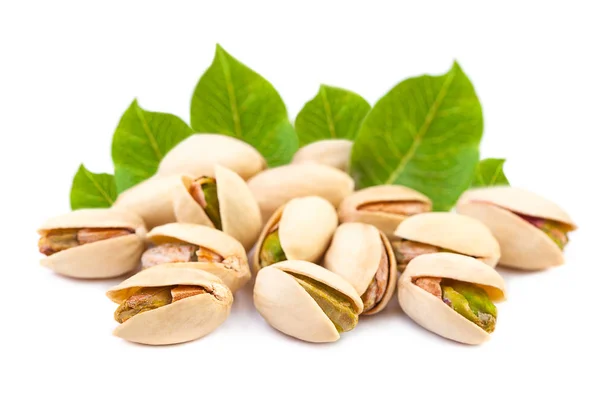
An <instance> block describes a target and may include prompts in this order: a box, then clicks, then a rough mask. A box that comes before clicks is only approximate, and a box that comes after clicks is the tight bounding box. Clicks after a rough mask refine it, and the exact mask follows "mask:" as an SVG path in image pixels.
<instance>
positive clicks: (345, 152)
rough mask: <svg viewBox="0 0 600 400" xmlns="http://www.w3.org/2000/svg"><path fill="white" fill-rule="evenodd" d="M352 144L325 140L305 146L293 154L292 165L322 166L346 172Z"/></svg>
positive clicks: (337, 140) (343, 140) (339, 140)
mask: <svg viewBox="0 0 600 400" xmlns="http://www.w3.org/2000/svg"><path fill="white" fill-rule="evenodd" d="M352 143H353V142H352V141H351V140H348V139H327V140H319V141H317V142H313V143H310V144H307V145H306V146H303V147H301V148H300V149H299V150H298V151H297V152H296V154H294V158H293V159H292V164H304V163H315V164H322V165H328V166H330V167H333V168H337V169H339V170H341V171H344V172H347V171H348V170H349V166H350V165H349V164H350V152H351V151H352Z"/></svg>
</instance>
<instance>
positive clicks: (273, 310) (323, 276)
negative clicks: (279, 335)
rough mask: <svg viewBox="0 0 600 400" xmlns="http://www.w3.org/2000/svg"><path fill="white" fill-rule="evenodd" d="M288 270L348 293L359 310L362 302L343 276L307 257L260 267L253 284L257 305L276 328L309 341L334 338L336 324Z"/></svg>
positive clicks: (264, 316) (355, 309)
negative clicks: (302, 259) (306, 259)
mask: <svg viewBox="0 0 600 400" xmlns="http://www.w3.org/2000/svg"><path fill="white" fill-rule="evenodd" d="M286 272H292V273H295V274H297V275H302V276H306V277H308V278H311V279H314V280H316V281H318V282H321V283H323V284H325V285H327V286H329V287H331V288H333V289H335V290H337V291H339V292H341V293H343V294H344V295H346V296H347V297H348V298H349V299H350V301H351V302H352V304H353V306H354V311H356V313H357V314H360V313H361V312H362V310H363V303H362V300H361V299H360V296H359V295H358V293H356V290H354V288H353V287H352V285H351V284H350V283H348V282H346V281H345V280H344V279H343V278H341V277H339V276H338V275H336V274H334V273H333V272H331V271H328V270H326V269H325V268H323V267H320V266H318V265H316V264H313V263H310V262H306V261H298V260H295V261H282V262H279V263H277V264H273V265H270V266H268V267H266V268H263V269H261V270H260V272H259V273H258V275H257V276H256V283H255V285H254V306H255V307H256V310H257V311H258V312H259V313H260V315H261V316H262V317H263V318H264V319H265V320H266V321H267V322H268V323H269V325H271V326H272V327H273V328H275V329H277V330H278V331H280V332H283V333H285V334H286V335H289V336H293V337H295V338H298V339H301V340H304V341H307V342H316V343H321V342H334V341H336V340H338V339H339V338H340V334H339V333H338V331H337V329H336V327H335V325H334V324H333V322H331V320H330V319H329V318H328V317H327V315H326V314H325V313H324V312H323V310H322V309H321V308H320V307H319V305H318V304H317V302H316V301H315V300H314V299H313V298H312V297H311V296H310V294H308V292H307V291H306V290H305V289H304V288H303V287H302V286H301V285H300V284H299V283H298V282H297V281H296V279H294V277H293V276H292V275H290V274H287V273H286Z"/></svg>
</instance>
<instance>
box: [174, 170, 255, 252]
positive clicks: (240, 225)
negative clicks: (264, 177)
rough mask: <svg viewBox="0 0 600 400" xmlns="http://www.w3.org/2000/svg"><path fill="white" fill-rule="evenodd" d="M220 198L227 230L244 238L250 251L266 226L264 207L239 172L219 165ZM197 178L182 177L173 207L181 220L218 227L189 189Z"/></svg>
mask: <svg viewBox="0 0 600 400" xmlns="http://www.w3.org/2000/svg"><path fill="white" fill-rule="evenodd" d="M214 168H215V180H216V182H217V197H218V199H219V209H220V215H221V225H222V228H223V232H225V233H226V234H228V235H229V236H232V237H233V238H235V239H237V240H239V241H240V243H241V244H242V245H243V246H244V248H245V249H246V250H250V249H251V248H252V246H254V243H255V242H256V239H257V238H258V235H259V234H260V229H261V227H262V217H261V215H260V209H259V207H258V204H257V202H256V200H255V199H254V196H253V195H252V192H251V191H250V189H249V188H248V185H247V184H246V182H244V180H243V179H242V178H241V177H240V176H239V175H238V174H236V173H235V172H233V171H231V170H229V169H227V168H225V167H223V166H220V165H215V167H214ZM193 181H194V180H193V179H192V178H191V177H189V176H183V177H181V178H180V182H181V187H179V188H178V190H176V191H175V192H173V209H174V213H175V218H176V220H177V221H178V222H187V223H192V224H199V225H206V226H210V227H211V228H214V225H213V223H212V222H211V220H210V219H209V218H208V216H207V215H206V212H205V211H204V209H203V208H202V207H201V206H200V204H198V203H197V202H196V201H195V200H194V198H193V197H192V195H191V194H190V192H189V188H190V185H191V184H192V183H193Z"/></svg>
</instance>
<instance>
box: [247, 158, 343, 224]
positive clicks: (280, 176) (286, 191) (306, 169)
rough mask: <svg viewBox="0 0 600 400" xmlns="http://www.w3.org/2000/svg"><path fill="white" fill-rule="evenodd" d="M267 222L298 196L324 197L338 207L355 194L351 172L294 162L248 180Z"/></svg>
mask: <svg viewBox="0 0 600 400" xmlns="http://www.w3.org/2000/svg"><path fill="white" fill-rule="evenodd" d="M248 186H249V187H250V190H251V191H252V193H253V194H254V197H255V198H256V201H257V202H258V205H259V206H260V210H261V213H262V216H263V221H267V220H268V219H269V218H270V217H271V215H273V213H274V212H275V211H276V210H277V209H278V208H279V207H281V206H282V205H283V204H285V203H287V202H288V201H289V200H291V199H293V198H296V197H304V196H320V197H323V198H324V199H325V200H327V201H329V202H330V203H331V204H332V205H333V206H334V207H337V206H338V205H339V204H340V203H341V202H342V200H343V199H344V198H345V197H346V196H348V195H349V194H350V193H352V190H353V189H354V181H353V180H352V178H350V176H348V174H346V173H344V172H342V171H340V170H338V169H335V168H332V167H329V166H326V165H319V164H292V165H285V166H282V167H277V168H271V169H268V170H266V171H263V172H261V173H260V174H258V175H256V176H255V177H254V178H252V179H250V180H249V181H248Z"/></svg>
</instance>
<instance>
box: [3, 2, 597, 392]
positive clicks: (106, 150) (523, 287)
mask: <svg viewBox="0 0 600 400" xmlns="http://www.w3.org/2000/svg"><path fill="white" fill-rule="evenodd" d="M447 3H448V4H446V5H444V4H433V3H430V2H423V1H412V2H398V1H394V2H391V1H390V2H387V3H384V2H377V1H369V2H361V4H356V5H355V4H354V3H352V2H339V3H334V2H325V1H320V2H310V1H302V2H291V1H285V2H284V1H279V2H274V3H273V4H265V3H263V2H257V1H245V2H239V4H233V3H232V2H228V1H217V0H213V1H211V2H189V3H183V2H179V1H169V2H162V4H158V3H155V2H150V1H114V2H113V1H103V2H83V1H77V2H75V1H73V2H65V1H37V2H34V1H18V2H17V1H2V3H1V4H2V5H1V6H0V59H1V61H0V72H1V73H0V122H1V124H0V132H1V139H2V141H1V145H0V146H1V149H2V152H1V157H0V163H1V168H0V171H1V174H2V180H1V187H2V189H1V199H2V200H1V201H2V207H1V212H2V215H1V218H2V219H1V220H0V221H1V229H0V232H1V233H0V235H1V239H2V266H1V270H2V271H3V276H2V278H1V281H2V283H3V285H2V287H3V295H2V302H3V306H2V316H1V322H0V323H1V328H0V336H1V340H0V346H1V347H0V349H1V353H0V360H2V365H3V367H2V372H1V373H0V398H2V399H16V398H33V397H32V396H36V397H37V398H40V397H44V398H63V399H70V398H103V399H107V398H128V399H134V398H139V399H150V398H163V399H164V398H170V399H174V398H183V397H185V398H207V397H210V398H233V397H237V398H243V397H242V396H244V397H246V396H250V397H251V398H254V397H258V398H283V399H287V398H296V397H298V398H311V397H312V396H315V397H314V398H325V396H327V397H329V398H334V396H335V397H336V398H365V399H367V398H368V399H384V398H400V399H421V398H423V399H424V398H433V399H444V400H446V399H453V398H461V399H468V398H474V399H490V398H514V399H517V398H524V397H525V396H526V395H529V396H531V395H534V396H535V397H534V398H546V397H549V396H551V397H552V398H554V397H555V396H556V397H558V398H566V397H564V396H567V395H568V396H569V398H574V399H597V398H599V397H598V389H597V388H598V384H597V380H598V371H599V365H598V357H599V356H600V351H599V345H598V340H599V337H598V331H597V328H598V325H599V324H598V320H599V315H600V314H599V311H598V301H597V298H598V278H599V272H598V270H599V268H600V265H599V262H598V256H597V254H598V248H599V242H598V240H599V236H598V225H599V223H600V221H599V218H598V207H599V206H598V202H597V196H596V194H595V193H597V187H598V185H599V181H598V174H597V171H598V134H599V133H600V132H599V124H598V121H599V119H598V115H599V113H600V100H599V96H598V93H599V92H600V78H599V76H600V61H599V59H598V55H599V53H598V51H599V49H600V47H599V45H598V42H599V39H600V28H599V26H600V24H599V23H598V17H599V15H600V14H599V13H598V11H597V10H596V9H595V8H594V7H593V5H594V3H595V2H593V1H590V2H587V3H583V2H577V1H568V2H567V1H565V2H561V3H552V2H547V1H544V2H539V3H533V2H523V1H520V2H515V3H514V4H510V2H506V1H503V2H485V4H486V5H484V4H483V3H484V2H473V3H464V2H447ZM480 3H481V4H480ZM217 42H218V43H220V44H222V45H223V46H224V47H225V49H226V50H227V51H229V52H230V53H231V54H233V55H234V56H235V57H237V58H238V59H240V60H242V61H243V62H244V63H246V64H247V65H249V66H251V67H252V68H254V69H255V70H257V71H258V72H260V73H261V74H262V75H263V76H265V77H266V78H267V79H269V80H270V81H271V82H272V83H273V84H274V86H275V87H276V88H277V89H278V90H279V92H280V93H281V95H282V97H283V98H284V100H285V101H286V103H287V105H288V110H289V113H290V118H292V119H293V118H294V117H295V115H296V114H297V112H298V111H299V110H300V108H301V107H302V105H303V104H304V102H306V101H307V100H308V99H310V98H312V97H313V95H314V94H315V93H316V91H317V89H318V85H319V84H320V83H327V84H330V85H336V86H341V87H344V88H348V89H352V90H354V91H356V92H358V93H360V94H362V95H363V96H364V97H365V98H366V99H367V100H369V102H370V103H373V102H375V101H376V100H377V99H378V98H379V97H380V96H381V95H383V94H384V93H385V92H386V91H387V90H389V89H390V88H391V87H392V86H393V85H395V84H396V83H397V82H399V81H401V80H403V79H405V78H407V77H409V76H413V75H420V74H423V73H432V74H439V73H443V72H445V71H446V70H447V69H448V68H449V67H450V66H451V63H452V60H453V59H457V60H458V61H459V62H460V63H461V65H462V67H463V68H464V70H465V71H466V73H467V74H468V75H469V76H470V78H471V79H472V81H473V83H474V85H475V87H476V90H477V92H478V95H479V97H480V100H481V102H482V104H483V107H484V114H485V136H484V140H483V144H482V154H483V156H486V157H489V156H496V157H506V158H507V159H508V162H507V164H506V173H507V175H508V176H509V178H510V180H511V182H512V183H513V185H514V186H522V187H525V188H528V189H530V190H532V191H535V192H538V193H540V194H542V195H545V196H547V197H548V198H551V199H553V200H554V201H556V202H557V203H558V204H560V205H562V206H564V208H565V209H566V210H567V211H568V212H569V213H571V215H572V216H573V218H574V219H575V221H576V222H578V223H579V225H580V229H579V231H577V232H576V233H574V234H572V236H571V237H572V242H571V243H570V244H569V245H568V248H567V251H566V258H567V263H566V265H564V266H562V267H560V268H557V269H554V270H550V271H546V272H541V273H516V272H510V271H507V270H504V269H501V270H500V272H501V273H502V274H503V276H505V277H506V280H507V284H508V289H509V292H508V296H509V300H508V301H507V302H506V303H503V304H501V305H500V307H499V313H500V314H499V323H498V326H497V330H496V332H495V333H494V334H493V338H492V340H491V341H490V342H488V343H486V344H484V345H482V346H479V347H468V346H464V345H459V344H456V343H453V342H450V341H448V340H445V339H442V338H440V337H437V336H435V335H433V334H431V333H428V332H427V331H425V330H423V329H421V328H420V327H418V326H417V325H415V324H414V323H413V322H412V321H410V320H409V319H408V318H406V317H405V316H403V315H402V314H401V312H400V310H399V307H398V305H397V302H396V300H395V298H394V299H393V300H392V302H391V303H390V305H389V307H388V308H387V309H386V311H385V312H383V313H382V314H380V315H377V316H374V317H365V318H363V319H361V322H360V323H359V325H358V327H357V328H356V329H355V330H354V331H352V332H349V333H346V334H344V335H343V337H342V339H341V340H340V341H338V342H337V343H334V344H326V345H313V344H307V343H303V342H300V341H297V340H293V339H291V338H288V337H286V336H284V335H282V334H279V333H278V332H277V331H274V330H273V329H271V328H270V327H269V326H268V325H267V324H266V323H265V322H264V321H263V320H262V319H261V318H260V316H259V315H258V314H257V313H256V312H255V311H254V308H253V305H252V302H251V290H250V287H247V288H246V289H247V290H244V291H242V292H241V293H239V294H238V295H237V296H236V299H235V304H234V306H233V311H232V314H231V317H230V318H229V319H228V320H227V321H226V323H225V324H224V325H222V326H221V327H220V328H219V329H218V330H217V331H215V332H214V333H213V334H211V335H209V336H208V337H206V338H204V339H201V340H199V341H196V342H192V343H189V344H185V345H177V346H168V347H160V348H153V347H146V346H141V345H134V344H130V343H127V342H124V341H122V340H120V339H118V338H115V337H113V336H111V331H112V329H113V328H114V326H115V324H116V323H115V322H114V321H113V319H112V314H113V311H114V309H115V305H114V304H112V303H111V302H110V301H109V300H108V299H107V298H106V297H105V296H104V292H105V290H106V289H107V288H108V287H110V286H111V285H113V284H115V283H117V282H118V280H110V281H91V282H90V281H78V280H72V279H67V278H64V277H61V276H57V275H55V274H53V273H51V272H50V271H48V270H45V269H44V268H42V267H40V266H38V260H39V258H40V256H39V254H38V253H37V250H36V241H37V234H36V232H35V229H36V227H37V226H38V225H39V224H40V223H41V222H42V221H43V220H44V219H46V218H48V217H50V216H53V215H55V214H60V213H63V212H66V211H68V210H69V200H68V199H69V189H70V185H71V179H72V176H73V174H74V172H75V171H76V169H77V167H78V165H79V163H80V162H85V164H86V166H87V167H88V168H90V169H91V170H93V171H95V172H101V171H107V172H109V171H110V170H111V160H110V143H111V138H112V133H113V130H114V128H115V127H116V125H117V123H118V120H119V118H120V116H121V114H122V112H123V111H124V110H125V109H126V108H127V106H128V105H129V104H130V102H131V101H132V100H133V98H134V97H137V98H138V99H139V102H140V104H141V106H142V107H144V108H146V109H149V110H154V111H165V112H171V113H174V114H177V115H179V116H181V117H182V118H183V119H184V120H186V121H189V108H188V107H189V101H190V98H191V93H192V90H193V88H194V86H195V84H196V81H197V79H198V78H199V76H200V75H201V74H202V72H203V71H204V69H205V68H206V67H208V65H209V64H210V62H211V60H212V57H213V52H214V47H215V44H216V43H217ZM7 290H8V292H7ZM507 396H510V397H507Z"/></svg>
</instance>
